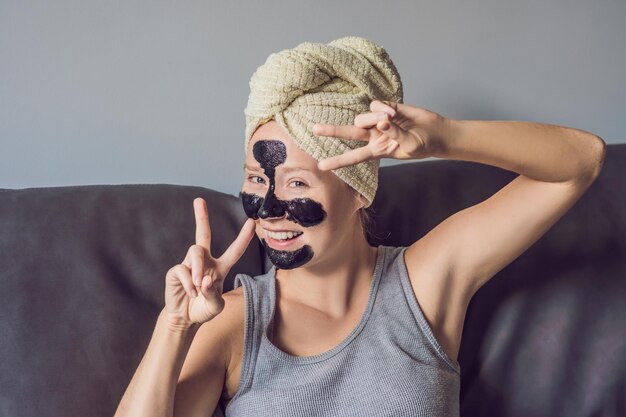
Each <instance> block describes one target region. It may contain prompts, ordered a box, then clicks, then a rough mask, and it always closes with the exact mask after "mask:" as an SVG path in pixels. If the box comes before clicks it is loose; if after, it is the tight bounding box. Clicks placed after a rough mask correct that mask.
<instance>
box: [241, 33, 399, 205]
mask: <svg viewBox="0 0 626 417" xmlns="http://www.w3.org/2000/svg"><path fill="white" fill-rule="evenodd" d="M402 99H403V92H402V82H401V80H400V74H399V73H398V71H397V69H396V67H395V65H394V63H393V62H392V61H391V59H390V58H389V55H388V54H387V52H386V51H385V50H384V49H383V48H382V47H380V46H378V45H376V44H374V43H373V42H371V41H369V40H367V39H365V38H361V37H358V36H347V37H343V38H339V39H336V40H334V41H332V42H330V43H328V44H324V43H312V42H304V43H301V44H299V45H298V46H296V47H295V48H292V49H285V50H282V51H280V52H277V53H273V54H271V55H270V56H269V57H268V58H267V60H266V61H265V63H264V64H263V65H261V66H260V67H259V68H257V70H256V71H255V72H254V74H253V75H252V77H251V78H250V96H249V97H248V105H247V107H246V109H245V110H244V114H245V116H246V140H245V150H246V152H247V150H248V144H249V142H250V138H251V137H252V134H253V133H254V131H255V130H256V128H257V127H258V126H259V125H261V124H263V123H266V122H268V121H269V120H271V119H274V120H276V122H277V123H278V124H279V125H280V126H282V127H283V129H285V131H287V132H288V133H289V135H290V136H291V137H292V138H293V139H294V140H295V142H296V144H297V145H298V147H299V148H300V149H302V150H303V151H304V152H306V153H308V154H309V155H311V156H312V157H313V158H315V159H316V160H318V161H320V160H322V159H324V158H328V157H331V156H335V155H340V154H342V153H344V152H346V151H349V150H350V149H355V148H358V147H360V146H364V145H367V142H363V141H356V140H349V139H342V138H339V137H329V136H316V135H314V134H313V131H312V129H313V125H314V124H315V123H323V124H335V125H352V124H354V118H355V117H356V115H358V114H360V113H366V112H369V111H370V108H369V106H370V102H371V101H373V100H389V101H396V102H399V103H402ZM379 165H380V161H379V160H378V159H374V160H370V161H365V162H361V163H359V164H356V165H352V166H348V167H342V168H338V169H336V170H333V172H334V173H335V174H337V176H339V178H341V179H342V180H343V181H345V182H346V183H347V184H348V185H350V186H351V187H352V188H354V189H356V190H357V191H358V192H359V193H361V194H362V195H363V197H365V198H366V199H367V205H366V207H369V206H370V205H371V203H372V201H373V200H374V196H375V195H376V189H377V187H378V167H379Z"/></svg>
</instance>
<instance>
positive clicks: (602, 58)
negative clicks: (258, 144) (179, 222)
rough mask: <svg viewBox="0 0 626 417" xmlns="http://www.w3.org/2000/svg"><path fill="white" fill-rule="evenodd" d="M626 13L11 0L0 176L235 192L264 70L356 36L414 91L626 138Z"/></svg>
mask: <svg viewBox="0 0 626 417" xmlns="http://www.w3.org/2000/svg"><path fill="white" fill-rule="evenodd" d="M625 18H626V2H624V1H623V0H613V1H610V0H598V1H593V2H592V1H586V2H583V1H580V0H555V1H548V2H545V1H538V0H532V1H502V0H479V1H477V2H462V1H455V2H453V1H448V0H446V1H442V0H437V1H429V2H427V1H408V0H406V1H402V2H380V1H378V2H374V1H369V0H367V1H345V2H336V1H314V2H313V1H307V2H304V1H301V2H296V1H292V2H286V1H285V2H277V1H267V0H266V1H263V2H252V1H248V2H246V3H244V2H235V1H209V0H207V1H191V0H188V1H183V2H175V1H163V0H150V1H147V0H143V1H137V0H130V1H93V0H92V1H85V0H80V1H79V0H58V1H55V2H52V1H30V0H0V188H2V187H4V188H26V187H46V186H61V185H83V184H127V183H169V184H185V185H198V186H204V187H209V188H213V189H216V190H219V191H223V192H227V193H231V194H236V193H237V192H238V190H239V188H240V186H241V183H242V180H243V174H242V169H241V165H242V163H243V158H244V154H243V132H244V115H243V109H244V107H245V105H246V101H247V97H248V81H249V79H250V76H251V75H252V73H253V72H254V70H255V69H256V67H258V66H259V65H261V64H262V63H263V62H264V61H265V59H266V57H267V56H268V55H269V54H270V53H272V52H277V51H279V50H282V49H285V48H291V47H294V46H296V45H297V44H298V43H300V42H304V41H312V42H329V41H331V40H333V39H336V38H338V37H341V36H346V35H358V36H364V37H366V38H369V39H371V40H372V41H374V42H376V43H378V44H379V45H382V46H383V47H385V49H387V51H388V52H389V54H390V56H391V57H392V59H393V60H394V62H395V63H396V65H397V67H398V69H399V71H400V74H401V76H402V79H403V83H404V87H405V102H406V103H408V104H412V105H415V106H420V107H425V108H428V109H432V110H434V111H437V112H439V113H441V114H443V115H446V116H448V117H452V118H457V119H482V120H528V121H536V122H543V123H552V124H559V125H565V126H571V127H576V128H579V129H584V130H587V131H590V132H593V133H595V134H598V135H600V136H601V137H602V138H604V140H605V141H606V142H608V143H622V142H624V141H625V140H626V117H625V116H626V115H625V114H624V113H625V112H624V109H625V108H626V82H625V76H624V75H625V74H626V53H625V49H626V47H625V46H624V45H626V25H624V24H623V22H624V21H625ZM394 163H399V162H398V161H394V160H383V161H382V166H386V165H392V164H394Z"/></svg>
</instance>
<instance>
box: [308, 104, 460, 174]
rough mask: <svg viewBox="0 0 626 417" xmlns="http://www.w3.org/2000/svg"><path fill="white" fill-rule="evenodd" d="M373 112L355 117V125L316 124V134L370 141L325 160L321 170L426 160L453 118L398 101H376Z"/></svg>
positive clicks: (314, 132)
mask: <svg viewBox="0 0 626 417" xmlns="http://www.w3.org/2000/svg"><path fill="white" fill-rule="evenodd" d="M370 110H371V112H368V113H362V114H359V115H357V116H356V117H355V118H354V126H353V125H348V126H339V125H326V124H319V123H318V124H315V125H314V127H313V134H315V135H318V136H334V137H340V138H342V139H349V140H360V141H366V142H369V143H368V144H367V145H366V146H361V147H359V148H356V149H352V150H350V151H348V152H345V153H343V154H341V155H337V156H333V157H330V158H326V159H323V160H321V161H319V162H318V168H319V169H320V170H323V171H328V170H331V169H337V168H341V167H345V166H349V165H354V164H357V163H359V162H363V161H367V160H370V159H376V158H394V159H423V158H428V157H431V156H434V152H435V150H436V149H438V147H439V146H441V145H442V144H443V142H444V140H445V137H446V136H447V135H448V131H449V130H450V119H448V118H446V117H444V116H442V115H440V114H438V113H435V112H432V111H430V110H427V109H424V108H419V107H414V106H410V105H408V104H403V103H398V102H395V101H380V100H374V101H372V102H371V103H370Z"/></svg>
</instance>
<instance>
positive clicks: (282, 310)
mask: <svg viewBox="0 0 626 417" xmlns="http://www.w3.org/2000/svg"><path fill="white" fill-rule="evenodd" d="M366 304H367V300H363V301H360V302H359V303H358V305H357V306H355V308H353V309H352V310H350V311H349V312H348V313H347V314H346V315H345V316H344V317H341V318H339V319H335V318H331V317H328V315H326V314H324V313H322V312H320V311H318V310H315V309H311V308H307V307H304V306H301V305H295V304H293V303H288V302H279V303H278V305H277V308H276V311H275V312H274V320H273V322H272V324H271V326H272V327H271V334H270V336H271V342H272V344H274V345H275V346H276V347H278V348H279V349H280V350H282V351H284V352H286V353H289V354H290V355H294V356H313V355H319V354H321V353H324V352H326V351H328V350H331V349H332V348H334V347H335V346H337V345H339V344H340V343H341V342H342V341H343V340H344V339H346V338H347V337H348V336H349V335H350V333H351V332H352V331H353V330H354V328H355V327H357V326H358V324H359V322H360V320H361V318H362V316H363V313H364V311H365V306H366ZM243 346H244V340H243V334H240V335H238V336H237V337H236V342H235V343H234V345H233V351H232V356H233V359H232V363H231V366H229V368H228V371H227V374H226V379H225V383H224V396H225V398H226V399H227V400H226V404H227V403H228V401H229V400H230V399H231V398H232V397H233V396H234V395H235V393H236V392H237V388H238V387H239V382H240V376H241V367H242V360H243Z"/></svg>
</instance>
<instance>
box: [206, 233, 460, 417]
mask: <svg viewBox="0 0 626 417" xmlns="http://www.w3.org/2000/svg"><path fill="white" fill-rule="evenodd" d="M404 250H406V247H405V246H401V247H394V246H382V245H381V246H379V247H378V255H377V260H376V268H375V270H374V276H373V280H372V283H371V287H370V291H369V299H368V303H367V306H366V308H365V312H364V313H363V315H362V316H361V321H360V322H359V324H358V325H357V326H356V327H355V328H354V329H353V330H352V332H351V333H350V334H349V335H348V336H347V337H346V338H345V339H344V340H343V341H342V342H341V343H340V344H339V345H337V346H335V347H334V348H332V349H330V350H328V351H326V352H323V353H321V354H318V355H314V356H294V355H291V354H289V353H287V352H285V351H283V350H281V349H279V348H278V347H277V346H275V345H274V344H273V343H272V329H273V325H272V320H273V313H274V306H275V303H276V297H275V294H276V293H275V272H276V267H275V266H272V268H271V269H270V270H269V271H268V272H267V273H265V274H263V275H257V276H255V277H251V276H249V275H246V274H238V275H236V277H235V283H234V288H237V287H239V286H241V285H243V287H244V297H245V305H246V311H245V325H244V351H243V363H242V368H241V378H240V382H239V388H238V390H237V392H236V393H235V395H234V396H233V398H232V399H231V401H230V402H229V403H228V405H227V406H226V409H225V415H226V417H263V416H272V417H282V416H285V417H294V416H307V417H308V416H311V417H313V416H324V417H327V416H346V417H347V416H355V417H356V416H358V417H363V416H377V417H379V416H395V417H397V416H407V417H408V416H411V417H417V416H429V417H432V416H438V417H447V416H458V415H459V394H460V383H461V381H460V376H461V368H460V365H459V364H458V362H457V361H453V360H451V359H450V358H449V357H448V356H447V355H446V353H445V352H444V350H443V349H442V347H441V345H440V344H439V343H438V341H437V339H435V337H434V334H433V332H432V330H431V328H430V327H429V325H428V322H427V321H426V319H425V317H424V315H423V313H422V311H421V309H420V307H419V304H418V302H417V300H416V298H415V295H414V293H413V289H412V287H411V283H410V281H409V277H408V273H407V269H406V265H405V263H404V256H403V255H404ZM215 413H216V414H214V416H216V415H221V414H222V413H221V410H219V407H218V409H217V410H216V411H215Z"/></svg>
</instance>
